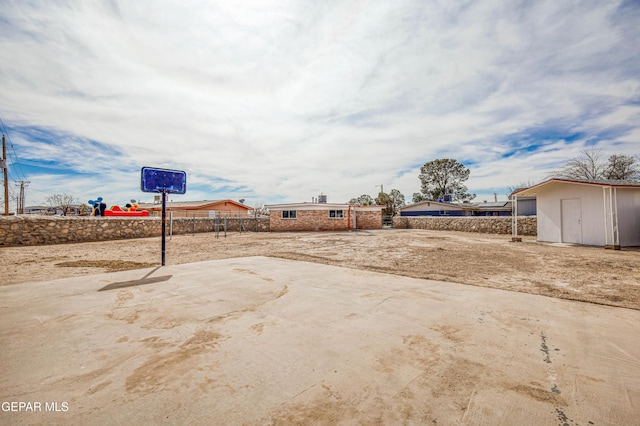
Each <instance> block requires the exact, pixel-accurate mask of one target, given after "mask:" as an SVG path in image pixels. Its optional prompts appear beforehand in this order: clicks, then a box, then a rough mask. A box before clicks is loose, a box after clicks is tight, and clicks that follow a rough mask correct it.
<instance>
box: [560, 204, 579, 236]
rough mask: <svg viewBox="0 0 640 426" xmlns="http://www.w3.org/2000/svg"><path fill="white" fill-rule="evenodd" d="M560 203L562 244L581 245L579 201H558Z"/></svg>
mask: <svg viewBox="0 0 640 426" xmlns="http://www.w3.org/2000/svg"><path fill="white" fill-rule="evenodd" d="M560 203H561V204H560V214H561V215H562V222H561V228H562V230H561V232H562V242H563V243H577V244H582V224H581V218H580V216H581V215H580V199H579V198H571V199H567V200H560Z"/></svg>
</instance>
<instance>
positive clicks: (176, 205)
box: [138, 200, 253, 210]
mask: <svg viewBox="0 0 640 426" xmlns="http://www.w3.org/2000/svg"><path fill="white" fill-rule="evenodd" d="M223 203H232V204H234V205H236V206H238V207H242V208H245V209H247V210H253V207H249V206H246V205H244V204H242V203H239V202H237V201H233V200H202V201H167V208H172V209H183V210H200V209H204V208H206V207H212V206H215V205H219V204H223ZM138 205H139V207H140V209H159V208H162V204H159V203H139V204H138ZM212 210H215V209H212Z"/></svg>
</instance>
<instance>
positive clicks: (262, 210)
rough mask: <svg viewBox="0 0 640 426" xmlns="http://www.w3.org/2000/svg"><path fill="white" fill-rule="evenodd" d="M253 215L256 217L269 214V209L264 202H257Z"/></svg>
mask: <svg viewBox="0 0 640 426" xmlns="http://www.w3.org/2000/svg"><path fill="white" fill-rule="evenodd" d="M253 215H254V216H255V217H265V216H269V209H268V208H267V207H266V206H265V205H264V203H255V204H254V205H253Z"/></svg>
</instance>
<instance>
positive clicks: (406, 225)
mask: <svg viewBox="0 0 640 426" xmlns="http://www.w3.org/2000/svg"><path fill="white" fill-rule="evenodd" d="M511 220H512V217H510V216H509V217H503V216H498V217H495V216H489V217H482V216H480V217H478V216H475V217H473V216H469V217H466V216H463V217H425V216H421V217H417V216H396V217H394V218H393V227H394V228H398V229H430V230H434V231H462V232H480V233H485V234H511ZM537 223H538V222H537V218H536V216H519V217H518V235H527V236H535V235H537V232H538V227H537Z"/></svg>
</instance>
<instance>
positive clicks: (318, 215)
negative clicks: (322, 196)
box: [265, 203, 385, 231]
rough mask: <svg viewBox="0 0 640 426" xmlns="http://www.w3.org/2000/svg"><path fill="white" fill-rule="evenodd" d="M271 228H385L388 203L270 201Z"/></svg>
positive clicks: (336, 229) (333, 229)
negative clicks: (383, 214) (384, 217)
mask: <svg viewBox="0 0 640 426" xmlns="http://www.w3.org/2000/svg"><path fill="white" fill-rule="evenodd" d="M265 207H266V208H267V209H269V213H270V214H269V227H270V229H271V231H347V230H352V229H382V210H384V208H385V206H361V205H355V204H335V203H294V204H269V205H266V206H265Z"/></svg>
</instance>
